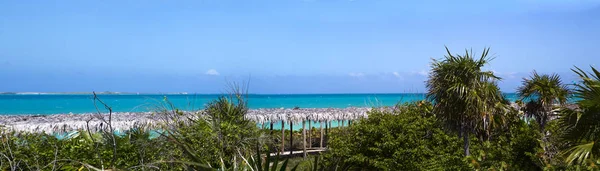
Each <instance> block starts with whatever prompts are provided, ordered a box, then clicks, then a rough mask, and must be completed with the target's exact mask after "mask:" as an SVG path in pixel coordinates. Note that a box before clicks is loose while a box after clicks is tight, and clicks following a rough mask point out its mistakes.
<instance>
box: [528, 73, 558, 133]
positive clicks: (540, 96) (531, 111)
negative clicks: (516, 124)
mask: <svg viewBox="0 0 600 171" xmlns="http://www.w3.org/2000/svg"><path fill="white" fill-rule="evenodd" d="M517 94H518V95H519V97H520V99H521V100H522V101H525V100H526V99H529V102H527V103H526V105H525V107H524V111H525V114H526V116H528V117H533V118H535V120H536V121H537V123H538V124H539V125H540V129H541V130H542V132H543V131H544V128H545V126H546V123H547V122H548V121H550V119H551V118H550V117H551V116H552V108H553V105H554V104H561V105H562V104H564V103H566V102H567V98H568V96H569V89H568V87H567V85H565V84H563V83H562V80H561V79H560V76H559V75H558V74H551V75H548V74H542V75H540V74H538V73H537V72H536V71H533V73H532V76H531V78H529V79H527V78H524V79H523V85H522V86H521V87H519V88H518V89H517Z"/></svg>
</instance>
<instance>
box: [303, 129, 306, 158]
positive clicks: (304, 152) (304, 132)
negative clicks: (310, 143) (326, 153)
mask: <svg viewBox="0 0 600 171" xmlns="http://www.w3.org/2000/svg"><path fill="white" fill-rule="evenodd" d="M302 156H303V157H304V159H306V123H304V121H302Z"/></svg>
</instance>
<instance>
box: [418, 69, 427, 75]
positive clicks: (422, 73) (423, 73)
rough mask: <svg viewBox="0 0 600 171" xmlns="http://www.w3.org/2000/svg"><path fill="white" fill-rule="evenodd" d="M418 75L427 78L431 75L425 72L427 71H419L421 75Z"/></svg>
mask: <svg viewBox="0 0 600 171" xmlns="http://www.w3.org/2000/svg"><path fill="white" fill-rule="evenodd" d="M418 74H419V75H422V76H427V75H429V72H427V71H425V70H421V71H419V73H418Z"/></svg>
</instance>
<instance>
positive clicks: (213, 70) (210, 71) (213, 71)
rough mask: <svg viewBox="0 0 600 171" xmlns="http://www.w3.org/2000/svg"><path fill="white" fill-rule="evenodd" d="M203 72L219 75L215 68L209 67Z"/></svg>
mask: <svg viewBox="0 0 600 171" xmlns="http://www.w3.org/2000/svg"><path fill="white" fill-rule="evenodd" d="M204 74H206V75H219V72H217V70H215V69H209V70H208V71H206V72H205V73H204Z"/></svg>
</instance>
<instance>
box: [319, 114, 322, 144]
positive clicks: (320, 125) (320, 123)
mask: <svg viewBox="0 0 600 171" xmlns="http://www.w3.org/2000/svg"><path fill="white" fill-rule="evenodd" d="M319 128H320V129H321V131H320V133H321V139H320V140H321V143H320V144H319V147H321V148H323V121H320V122H319Z"/></svg>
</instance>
